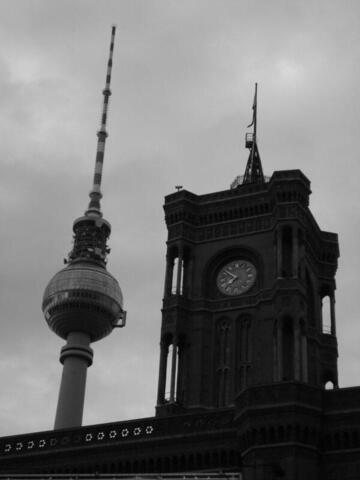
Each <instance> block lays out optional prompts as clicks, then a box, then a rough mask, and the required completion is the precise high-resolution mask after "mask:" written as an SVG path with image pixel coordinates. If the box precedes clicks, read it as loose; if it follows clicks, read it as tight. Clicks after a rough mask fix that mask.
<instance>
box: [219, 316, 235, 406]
mask: <svg viewBox="0 0 360 480" xmlns="http://www.w3.org/2000/svg"><path fill="white" fill-rule="evenodd" d="M230 338H231V322H230V320H229V319H227V318H224V319H221V320H220V321H219V322H218V325H217V339H218V340H217V355H216V357H217V359H216V365H217V366H216V377H217V392H216V393H217V406H218V407H226V406H227V405H229V403H230V370H231V363H232V362H231V353H232V352H231V344H230Z"/></svg>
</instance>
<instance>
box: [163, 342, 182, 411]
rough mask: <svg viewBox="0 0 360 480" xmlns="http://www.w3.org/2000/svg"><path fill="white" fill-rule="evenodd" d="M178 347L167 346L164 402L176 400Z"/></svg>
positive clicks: (173, 345)
mask: <svg viewBox="0 0 360 480" xmlns="http://www.w3.org/2000/svg"><path fill="white" fill-rule="evenodd" d="M178 357H179V347H178V346H177V345H176V344H174V343H172V344H171V345H169V351H168V356H167V368H166V384H165V400H166V401H167V402H174V401H176V398H177V386H178V360H179V358H178Z"/></svg>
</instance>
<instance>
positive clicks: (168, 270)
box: [164, 253, 174, 297]
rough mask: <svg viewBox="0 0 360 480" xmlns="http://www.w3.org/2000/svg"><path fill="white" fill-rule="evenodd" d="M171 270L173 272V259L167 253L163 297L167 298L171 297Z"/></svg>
mask: <svg viewBox="0 0 360 480" xmlns="http://www.w3.org/2000/svg"><path fill="white" fill-rule="evenodd" d="M173 270H174V259H173V257H172V256H171V255H170V254H169V253H168V254H167V255H166V270H165V285H164V297H168V296H169V295H171V289H172V278H173Z"/></svg>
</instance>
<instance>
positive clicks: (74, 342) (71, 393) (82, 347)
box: [54, 332, 93, 430]
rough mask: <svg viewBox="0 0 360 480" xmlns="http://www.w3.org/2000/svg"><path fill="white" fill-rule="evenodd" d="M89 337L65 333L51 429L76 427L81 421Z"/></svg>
mask: <svg viewBox="0 0 360 480" xmlns="http://www.w3.org/2000/svg"><path fill="white" fill-rule="evenodd" d="M92 359H93V351H92V349H91V348H90V337H89V335H87V334H86V333H83V332H73V333H69V335H68V338H67V343H66V345H65V346H64V347H63V348H62V349H61V354H60V361H61V363H63V365H64V368H63V372H62V377H61V384H60V391H59V398H58V405H57V410H56V417H55V425H54V428H55V430H57V429H59V428H69V427H78V426H79V425H81V424H82V416H83V409H84V398H85V387H86V374H87V368H88V366H90V365H91V364H92Z"/></svg>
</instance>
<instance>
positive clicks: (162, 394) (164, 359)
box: [157, 340, 169, 405]
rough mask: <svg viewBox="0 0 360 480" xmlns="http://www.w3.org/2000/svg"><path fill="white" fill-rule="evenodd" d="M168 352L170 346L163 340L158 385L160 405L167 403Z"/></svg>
mask: <svg viewBox="0 0 360 480" xmlns="http://www.w3.org/2000/svg"><path fill="white" fill-rule="evenodd" d="M168 351H169V345H168V344H167V343H166V342H165V340H162V341H161V342H160V366H159V383H158V395H157V404H158V405H162V404H163V403H164V401H165V388H166V370H167V357H168Z"/></svg>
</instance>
